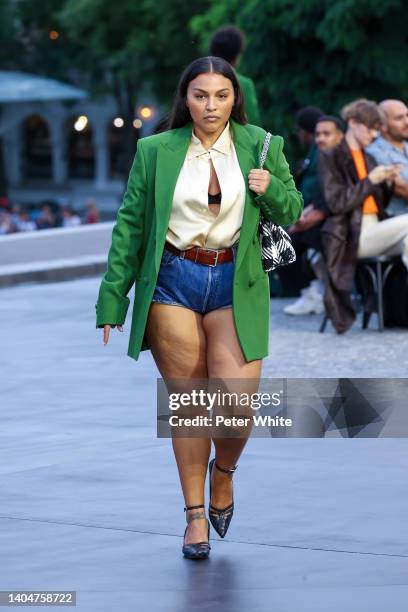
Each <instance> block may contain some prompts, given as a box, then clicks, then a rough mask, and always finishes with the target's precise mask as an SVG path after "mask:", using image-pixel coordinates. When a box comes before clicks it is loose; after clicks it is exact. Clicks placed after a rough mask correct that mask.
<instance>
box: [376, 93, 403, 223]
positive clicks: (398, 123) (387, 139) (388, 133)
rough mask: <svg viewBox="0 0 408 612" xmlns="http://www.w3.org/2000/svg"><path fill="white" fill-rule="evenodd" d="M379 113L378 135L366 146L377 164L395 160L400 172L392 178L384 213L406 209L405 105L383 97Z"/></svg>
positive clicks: (391, 213)
mask: <svg viewBox="0 0 408 612" xmlns="http://www.w3.org/2000/svg"><path fill="white" fill-rule="evenodd" d="M379 108H380V111H381V113H382V116H383V122H382V125H381V135H380V136H378V138H376V140H374V142H372V143H371V144H370V145H369V146H368V147H367V148H366V151H367V153H370V155H372V156H373V157H374V159H375V161H376V162H377V164H380V165H381V164H383V165H389V164H399V165H400V166H401V172H400V176H398V177H397V178H396V179H395V184H394V195H393V197H392V198H391V201H390V203H389V204H388V206H387V214H389V215H392V216H395V215H402V214H404V213H408V108H407V107H406V105H405V104H404V103H403V102H400V101H399V100H384V101H383V102H381V103H380V104H379Z"/></svg>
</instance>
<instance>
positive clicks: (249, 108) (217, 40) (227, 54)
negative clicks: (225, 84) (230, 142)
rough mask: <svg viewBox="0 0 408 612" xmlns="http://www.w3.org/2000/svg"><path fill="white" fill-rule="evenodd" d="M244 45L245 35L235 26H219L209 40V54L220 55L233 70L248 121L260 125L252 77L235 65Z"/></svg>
mask: <svg viewBox="0 0 408 612" xmlns="http://www.w3.org/2000/svg"><path fill="white" fill-rule="evenodd" d="M244 46H245V35H244V33H243V32H242V31H241V30H240V29H239V28H237V27H236V26H233V25H229V26H223V27H222V28H219V29H218V30H217V31H216V32H215V34H214V35H213V37H212V39H211V42H210V55H213V56H215V57H222V58H223V59H225V60H226V61H227V62H229V63H230V64H231V66H232V67H233V68H234V70H235V74H236V75H237V79H238V82H239V84H240V87H241V90H242V92H243V94H244V102H245V111H246V115H247V117H248V122H249V123H251V124H252V125H259V126H260V125H261V116H260V112H259V105H258V98H257V96H256V90H255V85H254V82H253V81H252V79H250V78H249V77H247V76H244V75H242V74H240V73H239V72H238V71H237V69H236V67H237V65H238V64H239V61H240V59H241V55H242V52H243V50H244Z"/></svg>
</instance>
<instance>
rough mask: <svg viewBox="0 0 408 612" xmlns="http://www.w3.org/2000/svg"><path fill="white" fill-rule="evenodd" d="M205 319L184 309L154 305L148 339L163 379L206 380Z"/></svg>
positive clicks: (149, 316) (149, 320)
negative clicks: (203, 320)
mask: <svg viewBox="0 0 408 612" xmlns="http://www.w3.org/2000/svg"><path fill="white" fill-rule="evenodd" d="M202 318H203V316H202V315H201V314H200V313H198V312H195V311H194V310H191V309H189V308H184V307H183V306H173V305H171V304H160V303H157V302H153V303H152V304H151V306H150V310H149V315H148V319H147V326H146V339H147V342H148V344H149V347H150V350H151V352H152V355H153V358H154V360H155V362H156V365H157V368H158V370H159V372H160V374H161V376H162V377H163V378H178V377H179V378H206V377H207V360H206V350H207V340H206V334H205V332H204V329H203V323H202Z"/></svg>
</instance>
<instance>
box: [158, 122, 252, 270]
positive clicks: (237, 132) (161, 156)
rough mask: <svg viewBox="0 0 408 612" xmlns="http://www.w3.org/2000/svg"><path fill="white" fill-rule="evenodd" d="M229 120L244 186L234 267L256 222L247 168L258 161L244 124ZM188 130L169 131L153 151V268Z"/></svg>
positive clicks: (239, 262)
mask: <svg viewBox="0 0 408 612" xmlns="http://www.w3.org/2000/svg"><path fill="white" fill-rule="evenodd" d="M230 123H231V128H232V134H233V140H234V146H235V150H236V153H237V158H238V162H239V166H240V168H241V172H242V174H243V177H244V181H245V187H246V195H245V204H244V214H243V219H242V227H241V232H240V239H239V245H238V251H237V258H236V262H235V267H236V268H237V269H238V268H239V266H240V265H241V262H242V260H243V258H244V255H245V252H246V249H247V248H248V246H249V243H250V240H251V237H252V235H253V233H254V231H255V227H256V225H257V222H259V210H258V207H257V206H256V205H254V203H253V197H254V195H255V194H254V195H252V192H250V190H249V187H248V174H249V171H250V170H252V168H257V167H258V161H257V160H256V159H255V150H254V149H255V147H254V144H253V142H252V140H251V138H250V136H249V134H248V132H247V130H246V128H245V126H243V125H241V124H239V123H237V122H236V121H234V120H233V119H230ZM192 129H193V126H192V123H191V122H190V123H188V124H186V125H185V126H183V127H182V128H179V129H177V130H175V131H173V132H171V133H169V135H168V136H169V137H168V139H167V140H166V141H165V142H162V143H160V145H159V147H158V150H157V161H156V176H155V215H156V253H155V264H156V270H158V269H159V268H160V260H161V256H162V252H163V246H164V241H165V236H166V232H167V228H168V224H169V219H170V212H171V206H172V202H173V196H174V190H175V188H176V183H177V179H178V176H179V174H180V171H181V168H182V166H183V163H184V160H185V157H186V154H187V149H188V147H189V144H190V137H191V132H192Z"/></svg>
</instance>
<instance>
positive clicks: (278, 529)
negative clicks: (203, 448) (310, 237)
mask: <svg viewBox="0 0 408 612" xmlns="http://www.w3.org/2000/svg"><path fill="white" fill-rule="evenodd" d="M98 286H99V279H83V280H79V281H72V282H66V283H58V284H48V285H21V286H19V287H15V288H7V289H3V290H1V291H0V298H1V299H0V315H1V320H2V333H1V345H2V351H1V358H0V359H1V363H0V371H1V373H2V385H1V395H2V401H1V405H2V413H1V416H2V418H1V428H0V500H1V501H0V515H1V516H0V534H1V553H0V555H1V560H2V563H1V572H0V590H18V589H24V590H29V589H34V590H39V589H42V590H75V591H77V609H78V610H81V612H82V611H83V612H105V611H106V612H116V611H120V612H128V611H129V612H130V611H132V612H133V611H134V610H138V611H139V610H141V611H143V612H144V611H145V610H146V611H148V610H149V611H153V612H156V611H157V612H158V611H160V612H161V611H163V612H164V611H165V612H184V611H188V610H197V611H200V612H201V611H206V612H207V611H210V612H215V611H217V612H218V611H219V610H221V609H223V610H225V611H226V612H241V611H242V612H248V610H251V612H255V611H262V612H264V611H265V612H266V611H268V612H269V611H271V610H274V611H276V612H294V611H302V612H303V611H310V612H312V611H313V612H320V611H322V612H323V611H324V612H344V611H345V610H347V612H362V611H363V610H369V611H370V612H384V610H387V611H389V612H405V611H406V610H407V606H408V578H407V576H408V531H407V529H406V517H407V516H408V488H407V486H406V473H407V465H408V443H407V441H406V440H404V439H359V440H357V439H356V440H344V439H339V438H337V439H336V438H333V439H325V440H321V439H291V440H282V439H281V440H278V439H275V440H270V439H251V440H250V441H249V442H248V445H247V448H246V450H245V453H244V455H243V456H242V458H241V461H240V466H239V469H238V470H237V472H236V474H235V477H234V482H235V483H236V484H235V500H236V512H235V515H234V519H233V522H232V523H231V527H230V529H229V532H228V534H227V537H226V538H225V540H220V539H219V538H218V536H216V534H215V532H214V531H212V532H211V542H212V550H211V558H210V560H209V561H208V562H197V563H194V562H191V561H188V560H186V559H183V557H182V555H181V545H182V534H183V532H184V512H183V501H182V498H181V495H180V486H179V482H178V476H177V471H176V467H175V462H174V457H173V454H172V450H171V442H170V440H166V439H157V438H156V437H155V389H156V388H155V384H156V380H155V379H156V376H157V371H156V369H155V366H154V363H153V360H152V357H151V354H150V353H148V352H144V353H143V354H142V356H141V358H140V360H139V361H138V362H135V361H134V360H132V359H130V358H129V357H127V356H126V348H127V340H128V333H129V324H130V313H129V319H128V321H127V324H126V326H125V330H126V331H125V333H123V334H120V333H118V332H116V331H115V332H113V334H112V336H111V341H110V343H109V345H108V346H106V347H104V346H103V344H102V340H101V331H100V330H96V329H95V323H94V312H95V309H94V304H95V301H96V295H97V290H98ZM287 302H288V301H287V300H285V301H282V300H274V301H273V303H272V319H271V338H270V346H271V356H270V358H268V359H266V360H265V361H264V370H263V375H264V376H292V377H303V376H305V377H309V376H313V377H318V376H345V377H347V376H358V377H374V376H381V377H403V376H406V374H407V371H408V369H407V365H408V353H407V344H408V343H407V337H408V336H407V333H406V332H401V331H393V332H390V331H386V332H385V333H383V334H381V335H380V334H379V333H378V332H377V331H376V330H375V329H373V330H368V331H364V332H361V331H360V330H359V329H358V328H357V327H356V328H354V329H353V330H352V331H351V332H350V333H349V334H347V335H346V336H340V337H338V336H336V335H335V334H334V333H333V331H332V330H331V329H329V328H328V329H327V331H326V333H325V334H324V335H321V334H318V332H317V329H318V325H319V322H318V320H317V319H316V318H315V317H310V318H302V319H301V320H299V319H289V318H287V317H285V316H284V315H282V314H281V310H280V309H281V307H282V305H283V304H285V303H287ZM373 323H374V322H373ZM4 609H6V608H4ZM7 609H14V608H7ZM49 609H50V610H56V611H57V610H60V609H61V608H57V607H50V608H49Z"/></svg>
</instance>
